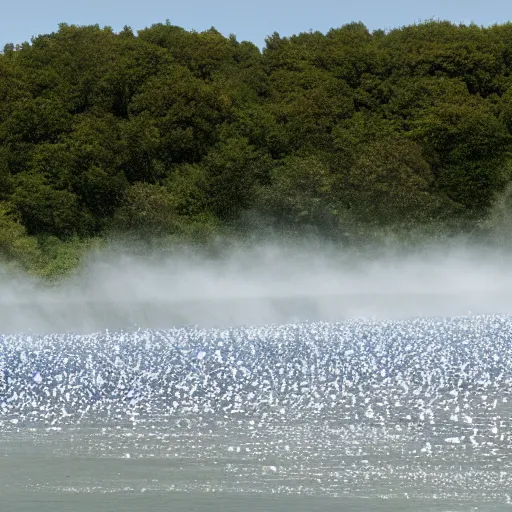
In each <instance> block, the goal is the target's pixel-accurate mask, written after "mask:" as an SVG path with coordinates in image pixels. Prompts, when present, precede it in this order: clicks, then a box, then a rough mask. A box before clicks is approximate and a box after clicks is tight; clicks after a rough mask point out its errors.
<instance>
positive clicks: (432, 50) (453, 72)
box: [0, 21, 512, 272]
mask: <svg viewBox="0 0 512 512" xmlns="http://www.w3.org/2000/svg"><path fill="white" fill-rule="evenodd" d="M511 135H512V24H504V25H495V26H492V27H488V28H483V27H479V26H476V25H473V24H472V25H455V24H452V23H449V22H438V21H427V22H424V23H419V24H416V25H412V26H407V27H402V28H400V29H395V30H391V31H389V32H384V31H382V30H377V31H374V32H370V31H369V30H368V29H367V28H366V27H365V26H364V25H363V24H362V23H350V24H347V25H344V26H341V27H340V28H334V29H331V30H330V31H329V32H328V33H326V34H323V33H320V32H307V33H301V34H298V35H294V36H291V37H281V36H280V35H279V34H278V33H274V34H272V35H271V36H269V37H268V38H267V39H266V46H265V48H263V50H262V51H260V50H259V49H258V48H257V47H256V46H255V45H253V44H251V43H249V42H245V41H244V42H239V41H237V39H236V38H235V37H234V36H229V37H224V36H223V35H222V34H220V33H219V32H218V31H217V30H215V29H214V28H211V29H209V30H207V31H204V32H200V33H198V32H193V31H192V32H189V31H186V30H184V29H183V28H180V27H177V26H173V25H171V24H170V23H163V24H156V25H153V26H151V27H149V28H145V29H143V30H139V31H138V33H137V34H135V33H134V32H133V31H132V30H131V29H130V28H129V27H125V28H124V29H123V30H122V31H121V32H119V33H115V32H114V31H112V29H110V28H109V27H105V28H101V27H99V26H97V25H95V26H75V25H67V24H61V25H59V28H58V30H57V31H56V32H54V33H52V34H46V35H40V36H38V37H35V38H33V39H32V40H31V41H30V42H27V43H23V44H21V45H16V46H15V45H14V44H8V45H6V46H5V48H4V51H3V53H2V54H0V256H2V257H3V258H4V259H5V260H10V261H17V262H19V263H20V264H21V265H23V266H24V267H26V268H33V269H35V271H39V272H40V264H39V263H37V262H38V261H43V260H44V261H46V262H48V261H49V260H48V258H50V259H51V255H50V256H48V254H50V253H51V254H54V255H55V254H72V251H67V250H66V249H65V248H66V247H82V246H84V245H87V244H88V243H89V242H90V241H91V240H97V239H101V238H106V237H108V236H110V235H112V234H114V233H121V234H125V235H127V236H130V237H135V238H136V239H137V240H139V241H140V242H141V243H144V242H145V241H147V240H148V239H149V238H152V237H160V238H166V237H168V238H169V239H170V240H171V239H173V240H174V239H176V238H183V239H192V238H194V239H197V238H199V239H202V240H204V239H207V238H208V237H209V236H211V235H212V234H218V233H223V232H233V231H237V230H238V231H240V230H242V231H243V230H250V229H251V225H250V223H249V224H248V223H247V221H244V222H240V219H242V218H245V219H247V218H248V217H247V216H246V214H248V213H250V214H251V216H250V218H251V219H253V222H258V220H257V219H260V220H261V219H264V221H265V223H267V224H268V223H270V224H271V225H273V226H275V227H278V228H279V229H283V230H285V231H286V230H290V231H291V232H297V231H298V230H310V231H313V232H315V233H321V234H322V235H323V236H327V237H329V238H331V239H334V240H336V239H340V240H344V241H345V242H347V241H348V242H350V240H360V239H361V236H363V237H364V236H365V233H367V234H368V236H370V235H369V234H374V233H375V232H378V231H379V230H389V229H392V230H393V229H394V230H402V231H404V230H405V231H407V230H411V229H414V230H416V231H417V230H418V229H419V230H421V229H422V227H424V228H425V229H426V230H429V231H431V230H432V229H439V230H446V229H448V227H449V229H452V230H455V231H457V230H460V229H462V227H464V229H470V230H471V229H472V230H475V229H480V228H481V227H482V226H488V223H486V220H487V219H488V218H489V215H490V212H491V211H492V208H493V205H494V204H495V203H496V202H497V201H499V200H500V198H501V197H502V196H503V194H506V193H508V192H507V191H510V188H511V181H512V173H511V171H512V167H511V162H512V159H511V150H512V136H511ZM49 247H53V249H51V250H49V249H48V248H49ZM55 247H60V248H64V249H58V250H55ZM66 251H67V252H66ZM45 258H46V259H45ZM70 258H71V259H73V258H74V256H73V257H71V256H70ZM38 265H39V266H38ZM55 268H57V269H60V267H59V266H57V267H55Z"/></svg>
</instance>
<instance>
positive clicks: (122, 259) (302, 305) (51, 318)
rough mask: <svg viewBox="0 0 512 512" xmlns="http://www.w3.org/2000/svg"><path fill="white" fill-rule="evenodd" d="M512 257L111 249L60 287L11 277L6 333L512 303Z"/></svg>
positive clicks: (503, 308)
mask: <svg viewBox="0 0 512 512" xmlns="http://www.w3.org/2000/svg"><path fill="white" fill-rule="evenodd" d="M511 268H512V255H507V254H506V253H505V252H500V251H497V250H496V251H491V250H484V249H481V248H480V249H476V248H468V247H457V248H455V247H451V248H442V247H437V248H433V247H429V248H423V249H416V250H414V251H409V252H408V253H403V252H402V253H398V252H395V251H387V253H383V252H382V251H381V252H380V253H379V254H378V255H377V254H375V255H373V256H368V255H366V256H365V257H362V256H360V255H357V254H355V253H354V252H353V251H352V252H348V251H345V250H343V249H342V248H340V247H336V246H329V245H326V244H318V243H316V244H315V243H312V244H307V243H304V244H301V245H297V244H288V245H286V244H281V245H276V244H267V245H258V246H254V245H253V246H248V245H246V246H239V247H237V248H233V246H232V245H231V246H230V249H229V250H226V251H220V253H218V254H216V255H215V256H212V255H207V254H206V253H202V252H199V251H198V250H193V249H190V248H189V249H182V250H180V251H174V252H173V253H169V252H167V253H164V252H163V251H161V252H159V251H154V252H152V253H151V254H148V255H146V256H144V257H140V256H135V255H133V253H130V251H126V250H124V249H120V248H119V247H111V248H110V249H108V250H105V251H104V252H103V253H101V254H96V255H95V256H94V257H91V258H90V259H89V261H87V262H86V264H85V265H84V267H83V268H82V269H81V271H79V272H78V273H77V274H76V275H75V276H73V277H71V278H68V279H67V280H65V281H63V282H61V283H59V284H58V285H56V286H52V287H49V286H48V285H44V284H43V283H41V282H38V281H36V280H33V279H29V278H28V277H24V276H17V277H13V276H7V275H6V274H5V273H4V274H3V276H2V277H0V286H1V290H0V332H22V331H23V332H27V331H33V332H55V331H76V332H87V331H93V330H100V329H105V328H109V329H134V328H137V327H141V328H145V327H151V328H167V327H171V326H173V325H185V324H194V325H200V326H219V327H226V326H235V325H242V324H264V323H265V324H266V323H287V322H291V321H305V320H310V321H311V320H325V321H337V320H343V319H345V318H349V317H376V318H408V317H413V316H456V315H465V314H479V313H505V314H507V313H509V312H510V311H512V272H511V270H510V269H511Z"/></svg>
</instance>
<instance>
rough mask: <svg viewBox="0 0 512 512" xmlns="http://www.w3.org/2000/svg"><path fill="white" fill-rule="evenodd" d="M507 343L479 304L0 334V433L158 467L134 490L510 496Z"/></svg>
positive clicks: (94, 483) (509, 334)
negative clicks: (297, 320) (258, 322)
mask: <svg viewBox="0 0 512 512" xmlns="http://www.w3.org/2000/svg"><path fill="white" fill-rule="evenodd" d="M511 343H512V321H511V319H509V318H508V317H503V316H492V315H489V316H474V317H462V318H454V319H446V320H442V319H415V320H410V321H379V322H377V321H368V320H354V321H347V322H342V323H335V324H328V323H302V324H291V325H283V326H263V327H248V328H236V329H226V330H218V329H217V330H216V329H200V328H174V329H169V330H165V331H156V330H144V331H142V330H139V331H136V332H108V331H105V332H100V333H95V334H90V335H75V334H54V335H49V336H35V335H22V334H19V335H10V336H3V337H2V338H1V339H0V379H1V380H0V431H1V433H0V441H2V440H3V441H4V443H0V446H5V448H4V454H3V455H5V456H7V457H8V456H14V451H13V452H12V453H9V450H10V449H12V450H14V448H9V446H12V445H11V444H9V443H8V442H6V441H7V440H9V439H12V438H13V436H14V435H15V436H16V438H17V439H18V440H19V439H23V440H24V441H25V443H26V446H27V447H30V450H31V452H30V453H39V452H38V451H37V450H39V451H40V453H47V451H46V452H45V450H51V452H52V453H53V454H57V455H66V456H67V455H70V454H71V455H75V456H78V457H89V458H91V457H93V458H98V457H101V458H102V459H103V460H105V461H114V460H119V459H130V464H132V466H133V468H136V467H139V466H140V467H144V464H148V461H150V462H151V464H154V465H157V466H159V467H160V466H161V468H163V470H162V471H161V472H159V473H158V474H159V477H158V479H153V480H151V479H150V480H149V481H148V480H147V479H146V480H144V481H142V480H140V479H139V480H137V479H135V480H133V485H132V487H133V489H134V490H144V491H168V490H191V489H194V490H204V491H211V490H212V489H216V490H219V491H226V492H279V493H286V494H312V495H326V496H361V497H366V496H373V497H374V496H381V497H385V498H397V497H402V498H429V499H430V498H431V499H433V500H436V499H449V500H453V501H454V502H493V503H510V502H511V497H510V491H509V489H512V477H511V474H512V451H511V449H510V448H511V440H512V428H511V422H512V420H511V412H512V409H511V406H510V402H511V400H512V398H511V390H512V352H511ZM27 449H28V448H27ZM34 450H36V451H35V452H34ZM138 465H139V466H138ZM27 485H29V484H27ZM31 485H35V484H31ZM48 485H50V484H48ZM51 485H53V487H54V488H58V489H60V490H62V491H66V490H67V491H76V490H77V489H78V490H81V491H83V492H86V491H87V490H89V492H97V491H98V490H103V491H107V490H115V489H116V488H117V487H116V485H117V486H118V487H119V489H121V488H123V485H126V484H125V483H124V484H123V483H117V484H116V483H115V482H114V481H113V480H112V479H110V480H109V479H108V477H107V476H106V475H105V474H102V473H101V472H99V473H98V474H97V476H95V477H94V476H90V475H89V476H88V477H87V479H84V480H83V481H81V482H79V483H76V482H75V483H73V485H71V484H69V483H67V482H60V483H58V484H51Z"/></svg>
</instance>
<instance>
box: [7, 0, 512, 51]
mask: <svg viewBox="0 0 512 512" xmlns="http://www.w3.org/2000/svg"><path fill="white" fill-rule="evenodd" d="M432 18H433V19H443V20H450V21H452V22H455V23H461V22H462V23H469V22H475V23H477V24H478V25H490V24H493V23H503V22H506V21H508V20H512V2H510V0H485V1H484V0H430V1H425V0H420V1H414V0H387V1H382V0H355V1H354V0H307V1H306V0H258V1H257V2H247V1H243V0H180V1H172V0H171V1H169V0H167V1H165V0H123V1H120V0H88V1H85V2H76V1H73V0H43V1H42V0H21V1H18V2H16V1H11V2H6V3H5V5H3V6H2V15H1V16H0V49H1V48H3V46H4V45H5V44H6V43H9V42H12V43H22V42H24V41H29V40H30V39H31V37H32V36H35V35H38V34H47V33H50V32H53V31H55V30H57V28H58V24H59V23H61V22H65V23H68V24H77V25H89V24H96V23H97V24H99V25H101V26H105V25H109V26H111V27H112V28H113V29H114V30H116V31H117V30H120V29H122V28H123V26H125V25H128V26H130V27H132V28H133V29H134V30H137V29H142V28H145V27H147V26H150V25H152V24H153V23H164V22H165V20H166V19H169V20H170V21H171V23H172V24H173V25H179V26H181V27H184V28H185V29H187V30H191V29H194V30H197V31H202V30H206V29H208V28H210V27H212V26H213V27H215V28H216V29H217V30H219V31H220V32H222V33H223V34H224V35H226V36H227V35H229V34H235V35H236V36H237V39H238V40H239V41H242V40H246V41H252V42H253V43H255V44H256V45H258V46H259V47H260V48H261V47H263V46H264V44H265V43H264V40H265V37H266V36H267V35H270V34H272V33H273V32H279V34H280V35H281V36H288V35H292V34H297V33H299V32H305V31H308V30H320V31H321V32H326V31H328V30H329V29H330V28H332V27H340V26H342V25H344V24H346V23H350V22H352V21H362V22H363V23H365V25H366V26H367V27H368V28H369V29H370V30H376V29H391V28H395V27H400V26H403V25H409V24H412V23H415V22H418V21H424V20H427V19H432Z"/></svg>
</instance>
